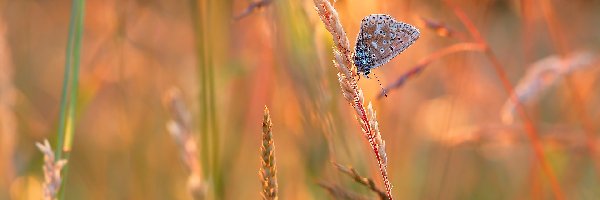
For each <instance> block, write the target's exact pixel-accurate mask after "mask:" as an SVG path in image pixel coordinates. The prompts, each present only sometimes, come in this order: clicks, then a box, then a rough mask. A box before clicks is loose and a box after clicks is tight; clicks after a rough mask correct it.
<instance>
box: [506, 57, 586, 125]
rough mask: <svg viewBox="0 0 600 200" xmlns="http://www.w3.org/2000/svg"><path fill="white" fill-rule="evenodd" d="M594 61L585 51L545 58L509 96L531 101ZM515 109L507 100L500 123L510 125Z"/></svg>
mask: <svg viewBox="0 0 600 200" xmlns="http://www.w3.org/2000/svg"><path fill="white" fill-rule="evenodd" d="M595 60H597V59H596V58H595V55H593V54H592V53H591V52H587V51H581V52H575V53H571V54H569V55H567V56H565V57H560V56H559V55H552V56H548V57H545V58H543V59H541V60H538V61H537V62H535V63H533V64H532V65H531V66H530V67H529V69H528V70H527V72H526V73H525V76H524V77H523V78H522V79H521V80H520V81H519V83H518V84H517V86H516V87H515V90H514V91H513V93H512V94H511V96H512V98H514V99H517V100H518V101H519V102H521V103H524V102H525V101H528V100H529V101H533V100H535V99H536V98H537V97H539V96H540V95H541V94H542V93H543V92H544V91H546V90H547V89H548V88H549V87H551V86H552V85H554V84H555V83H557V82H558V80H560V79H561V78H562V77H564V76H566V75H569V74H570V73H572V72H574V71H577V70H580V69H584V68H585V67H588V66H590V65H591V64H592V63H593V62H594V61H595ZM516 109H517V105H516V103H515V102H514V101H511V99H508V100H507V101H506V102H505V103H504V106H503V107H502V110H501V112H500V113H501V118H502V122H504V123H505V124H512V123H513V121H514V119H513V118H514V113H515V112H516Z"/></svg>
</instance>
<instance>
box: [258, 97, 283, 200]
mask: <svg viewBox="0 0 600 200" xmlns="http://www.w3.org/2000/svg"><path fill="white" fill-rule="evenodd" d="M272 126H273V124H272V123H271V115H270V114H269V109H268V108H267V106H265V110H264V118H263V123H262V128H263V133H262V145H261V146H260V162H261V167H260V170H259V171H258V175H259V176H260V182H261V184H262V191H261V196H262V199H265V200H272V199H278V197H277V166H276V164H275V143H274V141H273V131H272V129H271V128H272Z"/></svg>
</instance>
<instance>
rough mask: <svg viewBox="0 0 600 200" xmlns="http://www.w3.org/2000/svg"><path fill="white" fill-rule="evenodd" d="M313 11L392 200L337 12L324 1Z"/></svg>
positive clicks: (380, 144) (374, 126)
mask: <svg viewBox="0 0 600 200" xmlns="http://www.w3.org/2000/svg"><path fill="white" fill-rule="evenodd" d="M313 2H314V3H315V7H316V11H317V13H318V14H319V17H320V18H321V21H323V24H324V25H325V28H326V29H327V31H329V32H330V33H331V35H332V36H333V43H334V48H333V55H334V57H335V60H334V61H333V64H334V66H335V68H336V69H337V70H338V81H339V83H340V86H341V88H342V94H343V95H344V98H345V99H346V101H347V102H348V103H350V105H351V106H352V107H353V108H354V111H355V112H356V115H357V120H358V122H359V124H360V127H361V129H362V131H363V133H364V136H365V138H366V139H367V140H368V142H369V144H370V145H371V149H372V150H373V152H374V153H375V158H376V159H377V164H378V166H379V172H380V173H381V177H382V179H383V182H384V184H385V188H386V193H387V196H388V197H389V198H390V199H392V184H391V183H390V181H389V179H388V174H387V156H386V153H385V142H384V141H383V140H382V139H381V134H380V132H379V127H378V122H377V119H376V118H375V111H374V110H373V107H372V106H371V103H369V105H368V106H367V107H366V108H365V106H364V97H363V93H362V90H361V89H360V88H359V87H358V85H357V78H358V74H357V73H356V67H355V66H354V65H353V63H352V61H351V60H352V59H351V58H352V55H351V52H350V50H349V49H350V46H349V42H348V37H347V36H346V32H345V31H344V28H343V26H342V24H341V22H340V20H339V16H338V14H337V11H336V10H335V9H334V8H333V6H332V5H331V3H330V2H329V1H326V0H313Z"/></svg>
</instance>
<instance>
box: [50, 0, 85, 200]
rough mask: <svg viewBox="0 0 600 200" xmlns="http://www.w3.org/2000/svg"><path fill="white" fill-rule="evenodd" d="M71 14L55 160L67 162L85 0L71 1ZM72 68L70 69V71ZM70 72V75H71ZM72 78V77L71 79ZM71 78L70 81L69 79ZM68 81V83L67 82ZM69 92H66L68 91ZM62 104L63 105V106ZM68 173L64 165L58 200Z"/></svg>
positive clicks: (72, 133)
mask: <svg viewBox="0 0 600 200" xmlns="http://www.w3.org/2000/svg"><path fill="white" fill-rule="evenodd" d="M71 11H72V13H71V22H70V27H69V38H68V41H67V54H66V58H67V59H66V62H67V63H66V67H65V70H68V71H69V72H65V75H66V76H65V78H64V79H67V80H66V81H64V82H63V84H65V83H66V84H65V85H63V92H62V93H63V96H62V98H63V99H62V100H61V111H60V112H61V113H60V121H59V123H60V124H59V132H58V134H59V135H58V141H57V144H58V145H57V147H56V148H57V151H56V153H57V156H56V157H55V160H57V161H58V160H63V159H64V160H67V161H68V160H69V157H70V152H71V146H72V144H73V138H74V136H75V135H74V132H75V122H74V120H75V111H76V110H75V109H76V107H77V98H78V90H79V67H80V60H81V46H82V37H83V28H84V14H85V0H73V8H72V10H71ZM71 67H72V69H71ZM71 70H72V73H71ZM71 76H72V77H71ZM71 78H72V79H71ZM69 80H70V81H69ZM69 86H70V90H69V91H67V90H68V89H69ZM67 94H70V96H69V100H68V105H67V100H66V98H67ZM63 103H64V104H63ZM68 171H69V165H65V167H64V169H63V170H62V177H63V178H62V179H63V180H62V182H61V187H60V192H59V199H61V200H62V199H64V198H65V190H66V188H65V187H64V186H65V182H66V181H67V174H68Z"/></svg>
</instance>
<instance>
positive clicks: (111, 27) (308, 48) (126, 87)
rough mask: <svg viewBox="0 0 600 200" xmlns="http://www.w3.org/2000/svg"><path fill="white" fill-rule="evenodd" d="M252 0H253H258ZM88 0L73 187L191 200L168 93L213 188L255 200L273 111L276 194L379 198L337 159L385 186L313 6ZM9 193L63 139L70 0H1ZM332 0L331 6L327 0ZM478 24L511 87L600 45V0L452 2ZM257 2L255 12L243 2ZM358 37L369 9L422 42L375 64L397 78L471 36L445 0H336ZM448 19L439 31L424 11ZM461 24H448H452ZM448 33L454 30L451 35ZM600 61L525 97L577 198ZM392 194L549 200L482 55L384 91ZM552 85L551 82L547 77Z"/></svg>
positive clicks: (586, 172)
mask: <svg viewBox="0 0 600 200" xmlns="http://www.w3.org/2000/svg"><path fill="white" fill-rule="evenodd" d="M255 1H256V0H255ZM255 1H251V0H236V1H234V0H214V1H213V0H208V1H199V2H195V1H183V0H176V1H167V0H148V1H145V0H104V1H98V0H95V1H87V2H86V9H85V21H84V25H85V28H84V34H83V43H82V44H83V46H82V49H81V71H80V75H79V78H80V86H79V89H80V90H79V98H78V105H77V115H76V116H77V117H76V119H75V120H76V121H75V129H74V130H75V137H74V141H73V149H72V154H71V158H70V160H69V175H68V177H67V179H66V180H65V181H66V182H65V185H66V187H67V192H66V196H65V197H66V199H191V198H192V196H191V195H190V194H189V192H188V191H187V186H186V184H187V171H186V167H185V164H184V163H183V161H181V159H180V154H179V150H178V146H177V143H176V141H175V140H174V139H173V138H172V137H171V136H170V135H169V133H168V132H167V129H166V123H167V121H168V120H169V119H170V118H171V116H170V115H169V112H168V110H167V109H166V108H165V106H164V103H163V101H164V99H165V95H166V94H167V92H168V91H169V90H170V88H173V87H176V88H179V89H180V91H181V94H182V97H183V99H184V101H185V103H186V105H187V108H188V109H189V112H190V113H192V125H193V130H194V132H195V137H197V138H198V140H197V141H198V145H199V146H200V147H199V151H200V153H199V155H198V158H199V159H200V160H201V161H202V162H201V163H202V165H203V166H202V167H203V170H204V171H203V172H204V173H205V174H203V176H204V178H205V181H207V182H209V185H210V188H211V189H210V197H211V198H214V199H258V198H260V193H259V192H260V190H261V185H260V182H259V178H258V170H259V167H260V160H259V146H260V145H261V143H262V142H261V137H262V136H261V130H262V128H261V123H262V119H263V108H264V106H265V105H266V106H268V107H269V110H270V111H271V116H272V122H273V135H274V140H275V146H276V149H275V156H276V159H277V168H278V174H277V176H278V181H279V195H280V199H328V198H331V196H330V195H329V194H328V193H327V191H326V190H325V189H323V188H321V187H320V186H319V185H318V184H317V183H318V182H322V181H324V182H327V183H333V184H338V185H340V186H342V187H343V188H346V189H347V190H349V191H352V192H355V193H358V194H361V195H364V196H366V197H369V198H372V199H375V198H376V195H375V194H374V193H372V192H370V191H369V190H368V189H367V188H365V187H363V186H362V185H359V184H357V183H355V182H354V181H353V180H352V179H350V178H349V177H347V176H345V175H344V174H342V173H340V172H339V171H337V170H336V169H335V167H334V166H333V164H332V163H331V161H335V162H337V163H340V164H344V165H351V166H353V167H354V168H356V169H357V170H358V172H359V173H361V174H362V175H364V176H367V177H370V178H372V179H373V180H374V181H375V182H376V184H377V185H378V187H380V188H383V184H382V181H381V177H380V176H379V172H378V170H377V164H376V161H375V160H374V156H373V153H372V151H371V150H370V147H369V145H368V142H366V140H365V138H364V137H363V134H362V131H361V130H360V128H359V125H358V122H357V121H356V118H355V116H354V111H353V110H352V109H353V108H352V107H351V106H349V105H348V103H347V102H346V101H345V100H344V99H343V97H342V93H341V90H340V86H339V83H338V82H337V75H336V74H337V70H336V69H335V68H334V67H333V64H332V60H333V57H332V51H331V50H332V45H333V44H332V38H331V35H330V33H329V32H327V30H326V29H325V27H324V26H323V23H322V22H321V20H320V19H319V16H318V15H317V13H316V12H315V10H314V3H313V1H307V0H295V1H288V0H277V1H260V2H262V3H261V4H253V3H255ZM0 2H1V3H0V6H1V7H0V9H1V10H0V14H1V15H0V104H1V105H0V119H1V121H0V131H1V133H0V145H1V146H0V173H1V175H0V199H39V198H41V195H42V194H41V191H42V183H43V181H44V180H43V179H44V177H43V171H42V164H43V155H42V154H41V153H40V152H39V151H38V149H37V148H36V147H35V145H34V144H35V143H36V142H41V141H43V140H44V139H45V138H48V139H49V140H50V142H51V144H52V146H54V145H55V144H56V135H57V131H56V130H57V123H58V116H59V111H60V107H59V103H60V98H61V97H60V95H61V86H62V85H61V84H62V80H63V78H64V77H63V73H64V66H65V49H66V44H67V38H68V26H69V17H70V8H71V2H70V1H65V0H60V1H58V0H55V1H44V0H21V1H8V0H5V1H0ZM331 2H332V3H334V2H333V1H331ZM452 2H454V5H456V6H457V7H458V8H460V9H461V10H462V11H464V14H466V16H467V17H468V18H469V19H470V20H472V21H473V23H474V24H475V27H476V28H477V30H478V31H479V32H480V33H481V35H482V37H483V38H484V39H485V40H486V41H487V42H488V44H489V46H490V48H491V52H492V53H493V54H494V55H495V56H496V57H497V58H498V60H499V62H500V63H501V65H502V66H503V68H502V69H503V70H504V71H505V72H506V75H507V77H506V78H507V80H508V81H509V82H510V83H512V84H513V85H516V84H517V83H519V81H520V80H522V78H523V77H524V75H525V74H526V73H527V71H528V70H529V69H530V68H531V64H532V63H534V62H536V61H537V60H539V59H542V58H545V57H548V56H551V55H558V56H560V55H568V54H569V53H570V52H574V51H582V50H583V51H586V52H592V54H593V55H594V56H595V55H596V54H595V53H593V52H595V51H597V50H598V48H599V47H600V37H599V36H600V1H557V0H554V1H539V0H538V1H536V0H522V1H516V0H506V1H503V0H483V1H467V0H456V1H452ZM251 5H259V6H252V7H253V8H255V9H250V10H247V9H248V8H249V6H251ZM334 6H335V8H336V10H337V11H338V13H339V15H340V19H341V22H342V24H343V25H344V29H345V30H346V33H347V34H348V37H349V40H350V42H351V46H352V47H353V46H354V44H353V43H354V42H355V38H356V34H357V33H358V31H359V26H360V21H361V19H362V18H363V17H365V16H367V15H369V14H372V13H385V14H389V15H392V16H393V17H394V18H396V19H398V20H400V21H404V22H406V23H410V24H413V25H416V26H417V27H419V29H420V30H421V37H420V39H419V40H418V41H417V42H416V43H415V44H414V45H412V46H411V47H410V48H409V49H407V50H406V51H405V52H404V53H402V54H400V55H399V56H397V57H396V58H395V59H393V60H392V61H390V62H389V63H388V64H386V65H384V66H382V67H380V68H377V69H375V70H374V71H373V72H374V73H375V74H377V75H378V77H379V79H380V81H381V84H382V85H383V86H384V87H387V86H389V85H391V84H393V83H394V82H395V81H396V80H397V79H398V78H400V77H401V76H402V75H403V74H404V73H406V72H407V71H409V70H410V69H411V68H412V67H413V66H416V65H417V64H418V63H419V61H420V60H423V59H426V58H427V57H428V56H430V55H431V54H432V53H434V52H436V51H438V50H440V49H443V48H445V47H448V46H450V45H453V44H458V43H462V42H474V40H473V39H472V37H470V35H469V31H468V29H467V28H466V27H465V26H464V25H463V24H462V23H461V21H460V20H459V18H458V17H457V16H456V15H455V13H454V11H453V9H452V8H451V7H449V6H448V5H447V4H445V3H443V2H439V1H431V0H426V1H410V0H402V1H393V0H378V1H374V0H368V1H359V0H338V1H337V2H335V3H334ZM424 19H425V20H427V21H429V22H436V23H438V25H440V27H441V28H439V27H438V29H432V28H431V27H432V26H431V24H429V25H428V24H427V23H426V21H424ZM446 32H451V33H452V34H447V33H446ZM444 33H446V34H444ZM599 73H600V72H599V69H598V62H595V63H593V62H592V63H588V66H587V67H581V68H578V69H577V70H573V72H572V73H568V74H564V76H561V77H558V79H557V81H556V82H555V84H552V85H550V86H548V87H547V88H545V90H544V92H540V93H539V94H536V95H535V96H537V99H536V100H535V101H529V102H527V103H525V108H526V111H527V113H528V115H529V117H530V118H531V119H532V121H533V122H534V123H533V125H534V126H535V127H537V129H538V131H537V134H538V135H539V140H540V142H541V143H542V144H543V152H544V155H545V156H546V160H545V162H547V163H548V164H549V165H550V166H551V167H552V170H553V172H554V174H555V175H556V177H557V178H558V181H559V183H560V186H561V190H562V192H563V193H564V195H565V197H567V198H568V199H596V198H598V197H599V196H600V171H598V170H599V169H600V165H599V162H600V157H598V156H596V155H600V151H594V149H595V148H593V147H596V146H597V145H596V142H597V141H598V140H597V139H596V138H597V137H598V134H599V130H600V129H599V128H600V127H599V125H598V119H600V89H598V88H600V83H599V82H598V77H599V76H598V75H599ZM359 86H360V87H362V89H363V92H364V96H365V100H366V101H367V102H369V101H372V102H373V104H374V108H375V110H376V111H377V114H378V115H377V117H378V121H379V124H380V130H381V133H382V136H383V139H384V140H385V141H386V144H387V147H386V150H387V155H388V162H389V167H388V172H389V176H390V179H391V182H392V184H393V185H394V189H393V194H394V197H395V198H397V199H553V193H552V189H551V187H550V185H549V183H548V178H547V177H546V176H545V175H544V173H542V170H541V169H540V166H539V162H537V160H536V158H535V155H534V153H533V150H532V146H531V140H529V139H528V137H527V136H526V133H525V131H524V128H523V124H524V123H525V120H522V118H521V117H519V116H518V115H516V116H515V121H514V122H513V123H510V124H509V123H503V121H502V120H501V117H500V112H501V111H500V110H501V109H502V106H503V104H504V103H505V102H506V101H507V99H508V98H509V93H507V91H506V90H504V89H503V87H502V79H501V78H500V76H499V74H498V73H497V71H495V70H494V68H493V66H492V62H491V61H490V59H489V56H486V54H484V53H482V52H477V51H469V52H459V53H454V54H450V55H448V56H444V57H441V58H438V59H435V60H434V61H432V62H431V64H429V65H427V67H426V69H425V70H424V71H422V72H421V73H420V74H419V75H418V76H416V77H413V78H411V79H409V81H407V82H406V83H405V84H404V85H403V86H401V87H399V88H396V89H392V90H390V91H388V97H387V98H377V96H378V95H379V93H380V92H381V88H380V86H379V84H378V82H377V80H375V79H366V78H362V79H361V80H360V81H359ZM540 90H541V89H540Z"/></svg>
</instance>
